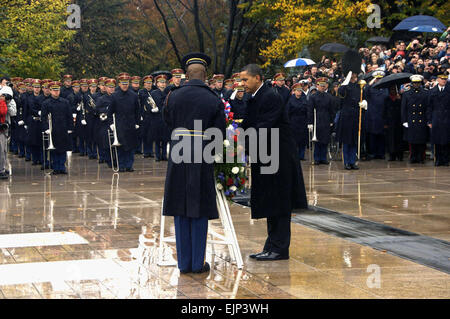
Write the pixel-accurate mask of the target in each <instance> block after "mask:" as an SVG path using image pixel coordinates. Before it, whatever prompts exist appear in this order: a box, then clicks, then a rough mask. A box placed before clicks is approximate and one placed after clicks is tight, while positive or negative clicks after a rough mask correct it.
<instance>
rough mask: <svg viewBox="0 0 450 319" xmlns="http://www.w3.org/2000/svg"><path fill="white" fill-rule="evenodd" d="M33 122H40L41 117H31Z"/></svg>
mask: <svg viewBox="0 0 450 319" xmlns="http://www.w3.org/2000/svg"><path fill="white" fill-rule="evenodd" d="M33 120H34V121H40V120H41V117H40V116H33Z"/></svg>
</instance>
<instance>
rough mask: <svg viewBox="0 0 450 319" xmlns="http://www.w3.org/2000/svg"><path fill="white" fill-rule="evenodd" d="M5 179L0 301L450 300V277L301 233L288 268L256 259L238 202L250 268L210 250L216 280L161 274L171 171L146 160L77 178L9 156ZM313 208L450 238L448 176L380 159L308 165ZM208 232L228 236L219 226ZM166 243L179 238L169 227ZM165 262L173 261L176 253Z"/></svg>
mask: <svg viewBox="0 0 450 319" xmlns="http://www.w3.org/2000/svg"><path fill="white" fill-rule="evenodd" d="M9 160H10V164H11V168H12V176H11V177H10V179H9V180H6V181H0V299H1V298H58V299H59V298H164V299H171V298H179V299H186V298H220V299H224V298H252V299H254V298H262V299H263V298H270V299H273V298H282V299H286V298H449V297H450V276H449V275H448V274H446V273H445V272H442V271H438V270H436V269H433V268H430V267H427V266H424V265H421V264H418V263H415V262H413V261H410V260H407V259H404V258H400V257H397V256H393V255H391V254H389V253H387V252H386V251H383V250H376V249H373V248H371V247H368V246H364V245H360V244H358V243H355V242H351V241H349V240H345V239H344V238H339V237H336V236H333V235H332V234H328V233H325V232H322V231H320V230H317V229H314V228H310V227H306V226H304V225H300V224H296V223H293V224H292V240H291V249H290V259H289V260H284V261H276V262H258V261H255V260H252V259H250V258H249V257H248V256H249V255H250V254H252V253H254V252H258V251H260V250H261V248H262V246H263V243H264V240H265V238H266V223H265V220H252V219H251V218H250V210H249V209H248V208H246V207H243V206H240V205H238V204H231V205H230V210H231V215H232V217H233V221H234V226H235V229H236V233H237V238H238V241H239V245H240V248H241V252H242V255H243V259H244V267H243V269H242V270H240V269H238V268H237V266H236V264H234V263H233V262H231V260H230V255H229V252H228V249H226V247H223V246H219V245H215V246H214V251H215V254H212V247H211V245H208V251H207V257H206V260H207V261H208V262H210V264H211V265H212V270H211V272H210V273H208V274H201V275H194V274H188V275H183V274H180V273H179V271H178V270H177V268H176V267H175V266H159V265H158V258H159V256H158V253H159V249H158V248H159V236H160V223H161V216H160V212H161V202H162V197H163V192H164V179H165V172H166V166H167V162H159V163H156V162H155V161H154V159H151V158H150V159H149V158H147V159H143V158H142V156H139V155H137V156H136V161H135V166H134V169H135V171H134V172H132V173H120V175H117V174H116V175H114V174H113V173H112V171H111V170H110V169H108V167H107V166H106V165H105V164H100V165H99V164H98V163H97V162H96V161H95V160H88V159H87V158H86V157H79V156H78V154H73V155H72V156H70V157H69V162H68V164H69V168H68V170H69V174H68V175H65V176H63V175H56V176H51V175H44V173H43V172H42V171H41V170H40V169H39V167H38V166H31V164H30V162H25V161H23V159H18V158H17V157H16V156H12V155H11V156H10V157H9ZM302 167H303V174H304V179H305V186H306V190H307V194H308V201H309V204H310V205H315V206H319V207H324V208H327V209H330V210H333V211H337V212H339V213H343V214H347V215H350V216H355V217H358V218H361V219H365V220H369V221H374V222H377V223H382V224H385V225H389V226H392V227H396V228H399V229H403V230H406V231H410V232H414V233H418V234H421V235H426V236H429V237H433V238H437V239H441V240H444V241H450V220H449V219H450V169H449V168H448V167H434V166H432V163H431V162H428V163H427V164H425V165H420V164H409V163H407V162H406V161H405V162H387V161H384V160H375V161H370V162H363V163H360V167H361V169H360V170H359V171H345V170H343V168H342V163H341V162H332V163H331V164H330V165H327V166H325V165H320V166H311V165H309V163H307V162H302ZM210 227H211V229H215V230H218V231H220V222H219V221H212V222H211V224H210ZM165 231H166V235H171V234H172V235H173V223H172V219H171V218H167V219H166V227H165ZM164 258H165V259H166V260H168V261H172V262H173V261H174V260H176V252H175V246H174V244H169V245H168V247H167V248H166V249H165V250H164Z"/></svg>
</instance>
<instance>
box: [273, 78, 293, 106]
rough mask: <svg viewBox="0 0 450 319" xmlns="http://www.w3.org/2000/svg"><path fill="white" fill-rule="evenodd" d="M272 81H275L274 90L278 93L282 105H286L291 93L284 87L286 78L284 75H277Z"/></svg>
mask: <svg viewBox="0 0 450 319" xmlns="http://www.w3.org/2000/svg"><path fill="white" fill-rule="evenodd" d="M273 80H274V81H275V85H274V88H275V89H276V90H277V91H278V93H279V94H280V95H281V97H282V98H283V101H284V104H286V103H287V102H288V100H289V98H290V96H291V92H290V91H289V89H288V88H287V87H286V85H285V84H286V81H285V80H286V76H285V75H284V73H277V74H275V76H274V77H273Z"/></svg>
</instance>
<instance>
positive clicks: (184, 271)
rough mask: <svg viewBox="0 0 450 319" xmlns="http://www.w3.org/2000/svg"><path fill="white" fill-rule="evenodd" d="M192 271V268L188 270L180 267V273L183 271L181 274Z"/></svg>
mask: <svg viewBox="0 0 450 319" xmlns="http://www.w3.org/2000/svg"><path fill="white" fill-rule="evenodd" d="M190 272H192V270H190V269H186V270H181V269H180V273H181V274H188V273H190Z"/></svg>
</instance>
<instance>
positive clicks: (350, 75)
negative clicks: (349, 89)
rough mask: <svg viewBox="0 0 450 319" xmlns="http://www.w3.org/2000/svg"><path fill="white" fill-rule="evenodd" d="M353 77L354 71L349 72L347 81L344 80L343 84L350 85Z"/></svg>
mask: <svg viewBox="0 0 450 319" xmlns="http://www.w3.org/2000/svg"><path fill="white" fill-rule="evenodd" d="M351 78H352V71H350V72H348V74H347V77H346V78H345V81H344V82H342V84H341V86H344V85H348V84H349V83H350V79H351Z"/></svg>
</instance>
